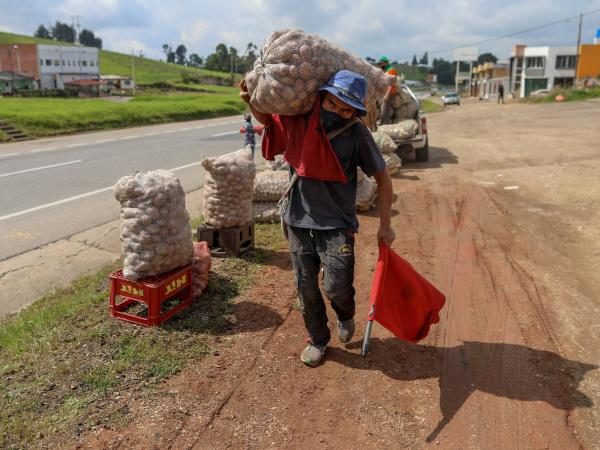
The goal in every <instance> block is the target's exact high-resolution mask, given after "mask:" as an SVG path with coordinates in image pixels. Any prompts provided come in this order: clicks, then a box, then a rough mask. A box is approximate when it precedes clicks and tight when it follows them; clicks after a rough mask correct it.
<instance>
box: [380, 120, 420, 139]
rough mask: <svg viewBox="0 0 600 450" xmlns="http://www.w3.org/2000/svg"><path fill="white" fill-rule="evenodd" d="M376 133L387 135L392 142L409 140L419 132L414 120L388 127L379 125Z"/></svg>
mask: <svg viewBox="0 0 600 450" xmlns="http://www.w3.org/2000/svg"><path fill="white" fill-rule="evenodd" d="M377 131H381V132H383V133H385V134H387V135H388V136H389V137H391V138H392V139H394V140H403V139H410V138H411V137H413V136H414V135H415V134H417V133H418V132H419V124H418V123H417V121H416V120H413V119H408V120H403V121H401V122H398V123H393V124H389V125H379V127H378V128H377Z"/></svg>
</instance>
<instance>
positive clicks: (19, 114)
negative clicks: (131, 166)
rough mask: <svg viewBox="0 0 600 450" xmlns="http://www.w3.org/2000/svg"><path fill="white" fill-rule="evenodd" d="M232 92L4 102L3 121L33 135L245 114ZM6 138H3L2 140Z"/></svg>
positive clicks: (1, 105)
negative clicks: (126, 99)
mask: <svg viewBox="0 0 600 450" xmlns="http://www.w3.org/2000/svg"><path fill="white" fill-rule="evenodd" d="M227 89H228V90H229V92H228V93H225V92H221V93H201V94H171V95H164V94H163V95H142V96H138V97H135V98H133V99H132V100H131V101H130V102H128V103H117V102H113V101H110V100H106V99H78V98H73V99H64V98H0V120H6V121H7V122H9V123H10V124H12V125H14V126H16V127H17V128H19V129H21V130H23V131H24V132H26V133H27V134H29V135H30V136H34V137H41V136H53V135H60V134H69V133H75V132H81V131H93V130H104V129H111V128H126V127H131V126H139V125H149V124H157V123H166V122H176V121H184V120H198V119H206V118H210V117H219V116H225V115H234V114H240V113H242V112H243V111H245V110H246V104H245V103H243V102H242V101H241V100H240V98H239V96H238V91H237V89H235V88H227ZM0 139H1V138H0Z"/></svg>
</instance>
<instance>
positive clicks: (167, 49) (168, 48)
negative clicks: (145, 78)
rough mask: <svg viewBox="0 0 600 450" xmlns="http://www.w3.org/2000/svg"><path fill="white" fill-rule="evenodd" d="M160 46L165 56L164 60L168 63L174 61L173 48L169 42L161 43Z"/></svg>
mask: <svg viewBox="0 0 600 450" xmlns="http://www.w3.org/2000/svg"><path fill="white" fill-rule="evenodd" d="M162 48H163V52H164V54H165V56H166V61H167V62H168V63H175V52H174V51H173V48H172V47H171V46H170V45H169V44H163V46H162Z"/></svg>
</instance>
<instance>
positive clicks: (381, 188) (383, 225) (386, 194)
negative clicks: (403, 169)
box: [373, 167, 396, 247]
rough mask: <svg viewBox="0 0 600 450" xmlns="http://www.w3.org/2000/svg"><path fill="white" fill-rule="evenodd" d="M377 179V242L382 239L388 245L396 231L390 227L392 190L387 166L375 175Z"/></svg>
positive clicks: (392, 240)
mask: <svg viewBox="0 0 600 450" xmlns="http://www.w3.org/2000/svg"><path fill="white" fill-rule="evenodd" d="M373 176H374V177H375V180H376V181H377V207H378V208H379V230H378V231H377V242H380V241H383V242H384V243H385V244H386V245H387V246H388V247H391V245H392V242H394V239H396V233H394V230H393V229H392V200H393V196H394V190H393V188H392V179H391V178H390V174H389V172H388V170H387V167H386V168H385V169H383V170H382V171H380V172H377V173H376V174H375V175H373Z"/></svg>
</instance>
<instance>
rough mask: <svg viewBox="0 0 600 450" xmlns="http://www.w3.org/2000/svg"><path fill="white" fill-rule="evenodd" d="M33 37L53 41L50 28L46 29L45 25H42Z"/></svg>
mask: <svg viewBox="0 0 600 450" xmlns="http://www.w3.org/2000/svg"><path fill="white" fill-rule="evenodd" d="M33 36H34V37H36V38H42V39H52V35H51V34H50V31H48V28H46V27H45V26H44V25H40V26H39V27H38V29H37V30H36V31H35V33H34V34H33Z"/></svg>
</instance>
